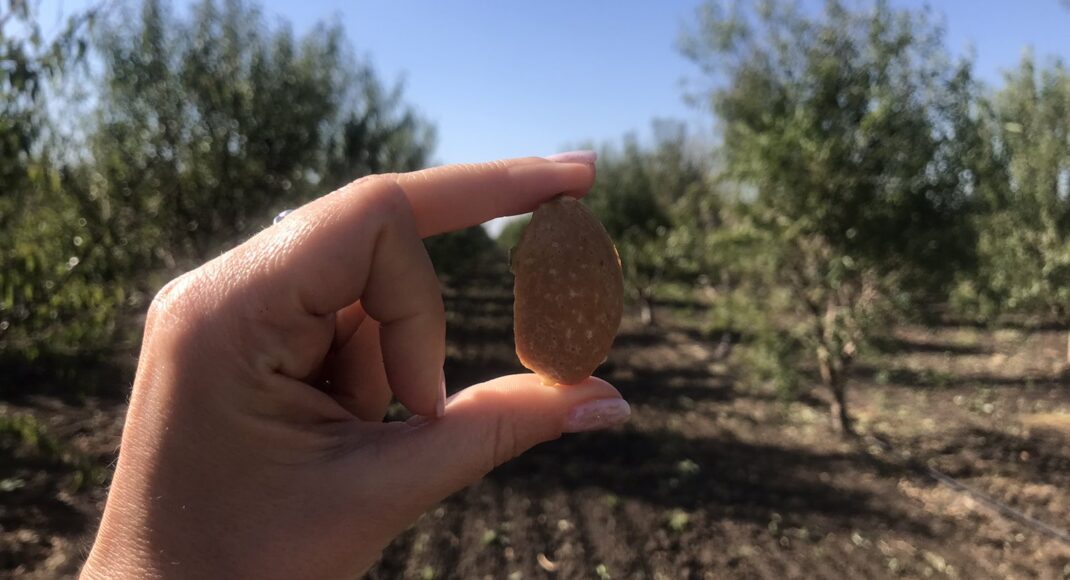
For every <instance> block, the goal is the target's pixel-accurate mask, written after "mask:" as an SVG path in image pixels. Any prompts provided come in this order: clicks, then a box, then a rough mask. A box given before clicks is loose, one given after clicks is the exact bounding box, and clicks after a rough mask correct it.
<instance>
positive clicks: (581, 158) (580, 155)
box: [546, 149, 598, 165]
mask: <svg viewBox="0 0 1070 580" xmlns="http://www.w3.org/2000/svg"><path fill="white" fill-rule="evenodd" d="M546 159H547V160H548V161H556V162H558V163H586V164H587V165H594V162H595V161H598V153H596V152H594V151H591V150H590V149H582V150H580V151H567V152H565V153H557V154H554V155H550V156H547V157H546Z"/></svg>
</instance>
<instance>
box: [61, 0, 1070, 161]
mask: <svg viewBox="0 0 1070 580" xmlns="http://www.w3.org/2000/svg"><path fill="white" fill-rule="evenodd" d="M176 2H177V3H178V4H179V5H184V4H187V3H188V2H185V1H181V0H176ZM88 3H89V0H44V2H43V13H44V14H45V15H46V18H47V15H49V14H55V12H56V9H57V7H58V6H62V7H63V8H64V9H65V10H66V11H68V12H69V11H70V10H73V9H77V8H78V7H79V6H84V5H86V4H88ZM698 3H699V2H698V1H697V0H659V1H654V0H646V1H640V0H617V1H610V0H579V1H571V2H569V1H565V0H541V1H539V2H512V1H506V2H494V1H489V0H483V1H478V0H441V1H435V0H424V1H420V2H416V1H411V0H349V1H345V0H300V1H293V0H264V8H265V12H266V13H267V14H268V15H269V18H273V19H278V18H284V19H286V20H289V21H290V22H292V23H293V25H294V28H295V30H296V31H297V32H298V33H301V32H305V31H307V30H309V29H310V28H311V27H312V26H313V25H314V23H315V22H316V21H318V20H331V21H333V20H334V19H338V20H340V21H341V22H342V24H343V25H344V26H345V28H346V30H347V31H348V34H349V37H350V39H351V41H352V43H353V45H354V47H355V48H356V50H357V51H358V52H359V53H360V54H362V55H365V56H368V57H370V58H371V59H372V60H373V62H374V63H375V65H376V66H377V68H378V69H379V71H380V73H381V75H382V76H383V77H384V78H386V79H387V80H393V79H397V78H402V77H403V78H404V79H405V80H406V83H407V91H406V95H407V98H408V100H409V102H412V103H415V104H416V105H417V106H418V107H419V109H420V110H421V111H422V113H423V114H424V115H425V116H426V117H427V118H429V119H431V120H432V121H434V122H435V124H436V125H437V126H438V134H439V144H438V149H437V151H436V155H435V159H436V161H438V162H443V163H451V162H460V161H479V160H485V159H493V158H498V157H511V156H517V155H542V154H548V153H553V152H556V151H559V150H561V149H562V148H565V147H568V146H570V145H576V144H580V143H584V142H589V141H594V142H603V141H607V140H617V139H619V138H620V137H621V136H622V135H624V134H625V133H627V132H629V131H637V132H639V133H640V134H641V135H642V134H644V133H646V132H647V131H648V128H649V126H650V121H651V119H652V118H654V117H672V118H678V119H682V120H686V121H690V122H692V123H693V124H694V125H696V126H698V127H699V129H700V130H709V127H710V126H711V123H710V120H709V116H708V115H707V114H706V113H705V112H703V111H697V110H694V109H692V108H690V107H688V106H687V105H685V104H684V102H683V99H682V88H681V80H682V79H684V78H686V77H688V76H693V75H694V74H695V72H696V71H695V70H694V68H693V67H692V66H691V65H690V63H688V62H687V61H686V60H685V59H684V58H683V57H681V56H680V55H679V54H678V53H677V51H676V49H675V47H674V44H675V41H676V39H677V37H678V36H679V32H680V30H681V27H682V26H683V25H684V24H685V23H686V22H687V21H689V20H690V19H691V18H692V15H693V14H694V11H695V7H696V6H697V5H698ZM892 3H893V4H895V5H899V6H911V7H920V6H922V5H923V4H924V1H923V0H892ZM806 4H808V5H812V6H819V5H820V2H819V0H806ZM930 4H931V5H932V6H933V7H934V8H935V9H936V11H937V12H941V13H943V14H945V15H946V24H947V31H948V43H949V45H950V47H951V48H952V50H955V51H958V52H961V51H964V50H967V49H970V48H971V47H972V50H974V51H975V54H976V59H977V60H976V62H977V69H978V73H979V74H980V76H981V77H982V78H984V79H986V80H988V81H990V82H998V80H999V78H1000V71H1001V70H1004V69H1006V68H1008V67H1011V66H1013V65H1014V64H1015V63H1016V62H1017V60H1018V59H1019V58H1020V56H1021V53H1022V50H1023V49H1024V48H1025V47H1026V46H1027V45H1031V46H1033V47H1034V48H1035V51H1036V53H1037V54H1038V55H1040V56H1044V55H1061V56H1062V57H1064V58H1067V59H1070V33H1068V32H1067V31H1070V6H1065V5H1061V3H1060V0H977V1H971V0H954V1H951V0H945V1H942V2H941V1H935V2H931V3H930Z"/></svg>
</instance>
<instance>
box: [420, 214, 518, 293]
mask: <svg viewBox="0 0 1070 580" xmlns="http://www.w3.org/2000/svg"><path fill="white" fill-rule="evenodd" d="M424 246H425V247H426V248H427V254H428V255H429V256H430V257H431V263H433V264H434V265H435V272H437V273H438V275H439V277H440V278H443V279H445V280H446V281H447V282H451V281H455V280H460V279H462V278H467V277H469V276H472V275H473V274H476V273H478V272H480V271H486V270H487V268H488V265H489V263H490V262H491V261H500V260H503V259H504V254H503V252H502V251H501V250H500V249H499V248H498V246H497V245H496V244H495V243H494V240H492V239H490V236H489V235H488V234H487V230H485V229H483V226H473V227H470V228H465V229H463V230H460V231H456V232H449V233H446V234H440V235H437V236H434V237H431V238H428V239H427V240H425V241H424Z"/></svg>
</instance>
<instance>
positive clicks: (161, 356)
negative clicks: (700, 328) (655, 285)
mask: <svg viewBox="0 0 1070 580" xmlns="http://www.w3.org/2000/svg"><path fill="white" fill-rule="evenodd" d="M569 160H572V162H568V161H569ZM591 161H592V160H591V159H587V160H586V162H584V159H583V158H582V156H581V157H580V159H578V160H576V158H575V157H568V158H565V161H560V162H554V161H550V160H547V159H541V158H526V159H514V160H509V161H501V162H495V163H489V164H483V165H459V166H446V167H441V168H436V169H429V170H426V171H419V172H415V173H408V174H397V175H382V176H373V177H369V178H365V179H361V180H359V181H356V182H354V183H351V184H349V185H348V186H346V187H344V188H342V189H340V190H338V191H336V192H334V193H331V194H329V195H326V196H324V197H322V198H320V199H317V200H315V201H313V202H311V203H309V204H308V205H306V206H304V207H301V208H299V209H298V210H296V211H295V212H293V213H292V214H290V215H289V216H288V217H287V218H286V219H285V220H283V221H282V222H280V223H279V224H277V225H274V226H272V227H269V228H267V229H265V230H264V231H263V232H261V233H260V234H259V235H257V236H256V237H254V238H253V239H251V240H249V241H248V242H246V243H244V244H242V245H241V246H238V247H237V248H235V249H233V250H232V251H230V252H227V253H226V254H224V255H222V256H220V257H219V258H217V259H215V260H212V261H211V262H209V263H207V264H205V265H204V266H202V267H200V268H198V269H197V270H194V271H192V272H189V273H187V274H185V275H183V276H180V277H178V278H177V279H175V280H174V281H172V282H171V283H170V284H168V285H167V286H166V287H165V288H164V289H163V290H161V291H160V293H159V294H158V295H157V296H156V299H155V300H154V301H153V304H152V306H151V308H150V309H149V314H148V318H147V321H146V324H145V339H144V343H143V347H142V353H141V358H140V361H139V365H138V370H137V377H136V379H135V381H134V388H133V394H132V397H131V400H130V407H129V410H128V413H127V419H126V425H125V428H124V431H123V439H122V447H121V451H120V454H119V462H118V467H117V469H116V472H115V477H114V480H113V483H112V487H111V491H110V494H109V497H108V502H107V506H106V508H105V510H104V518H103V521H102V523H101V526H100V531H99V532H98V535H97V539H96V542H95V544H94V546H93V549H92V552H91V554H90V556H89V560H88V562H87V563H86V566H85V568H84V570H83V575H84V576H85V577H89V578H95V577H108V578H116V577H130V578H156V577H181V578H233V577H248V578H354V577H356V576H357V575H358V574H360V573H361V572H363V571H364V570H366V569H367V568H368V567H369V566H371V565H372V564H373V563H374V562H375V560H376V559H377V558H378V555H379V553H380V552H381V551H382V549H383V548H384V547H385V546H386V545H387V543H388V542H390V540H391V539H393V538H394V537H395V536H396V535H397V534H399V533H400V532H402V531H403V530H404V529H405V528H406V527H407V526H408V525H409V524H411V523H412V522H413V521H414V520H415V519H416V518H417V517H418V516H419V515H420V514H421V513H423V512H424V511H426V510H427V509H428V508H429V507H431V506H433V505H434V504H435V503H436V502H438V501H440V500H442V499H443V498H445V497H446V496H448V495H449V494H451V493H453V492H455V491H457V490H459V489H461V488H463V487H464V486H466V485H468V484H470V483H472V482H474V481H476V480H478V479H479V478H481V477H482V476H483V475H485V474H486V473H487V472H489V471H490V470H491V469H493V468H494V467H496V466H497V465H499V464H501V463H503V462H505V461H507V460H509V459H511V458H513V457H515V456H516V455H518V454H519V453H521V452H523V451H525V450H527V449H528V448H530V447H532V446H533V445H535V444H537V443H540V442H543V441H547V440H550V439H554V438H557V437H559V436H560V435H561V433H562V432H567V431H580V430H589V429H594V428H600V427H606V426H609V425H611V424H614V423H619V422H622V421H624V420H625V419H626V418H627V415H628V406H627V403H625V402H624V401H623V400H621V399H620V395H619V393H617V391H616V390H615V389H613V387H611V386H610V385H608V384H607V383H605V382H603V381H601V380H598V379H594V378H592V379H588V380H587V381H585V382H583V383H581V384H578V385H573V386H569V387H558V388H553V387H546V386H543V385H542V384H540V381H539V379H538V378H536V377H535V376H534V375H514V376H507V377H502V378H499V379H496V380H493V381H490V382H487V383H483V384H481V385H476V386H473V387H470V388H468V389H465V390H464V391H462V392H461V393H459V394H457V395H455V396H454V397H452V398H451V399H450V400H449V401H448V403H447V401H446V397H445V385H444V381H443V376H442V364H443V359H444V356H445V316H444V312H443V306H442V297H441V294H440V289H439V285H438V280H437V278H436V277H435V273H434V270H433V269H432V266H431V262H430V260H429V259H428V257H427V254H426V252H425V251H424V248H423V245H422V243H421V241H420V238H421V237H424V236H430V235H434V234H438V233H441V232H446V231H451V230H457V229H460V228H464V227H468V226H472V225H475V224H479V223H482V222H485V221H487V220H489V219H492V218H495V217H499V216H505V215H515V214H520V213H524V212H528V211H531V210H533V209H534V208H535V207H536V206H537V205H538V204H539V203H541V202H543V201H545V200H547V199H549V198H551V197H553V196H554V195H557V194H561V193H565V194H568V195H573V196H582V195H583V194H584V193H585V192H586V191H587V189H588V188H589V187H590V186H591V184H592V182H593V180H594V166H593V163H592V162H591ZM324 385H326V386H324ZM391 395H393V396H395V397H397V399H398V401H400V402H401V403H402V404H403V405H405V407H407V408H408V409H409V410H410V411H412V412H413V413H415V414H416V415H415V416H414V417H413V418H412V419H410V420H408V421H405V422H393V423H384V422H382V419H383V416H384V414H385V412H386V407H387V404H388V403H389V401H390V397H391Z"/></svg>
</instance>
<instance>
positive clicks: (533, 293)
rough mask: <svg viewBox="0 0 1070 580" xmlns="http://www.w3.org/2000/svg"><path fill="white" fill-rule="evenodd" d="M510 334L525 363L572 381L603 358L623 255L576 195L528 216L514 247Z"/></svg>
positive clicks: (614, 318)
mask: <svg viewBox="0 0 1070 580" xmlns="http://www.w3.org/2000/svg"><path fill="white" fill-rule="evenodd" d="M511 265H512V270H513V273H514V274H515V275H516V280H515V281H514V285H513V294H514V303H513V333H514V337H515V339H516V354H517V356H518V357H519V358H520V362H521V364H523V365H524V366H525V367H527V368H529V369H531V370H532V371H534V372H535V373H537V374H539V375H540V376H541V377H542V378H543V382H546V383H548V384H552V383H560V384H563V385H570V384H575V383H578V382H580V381H582V380H583V379H585V378H587V377H589V376H591V373H592V372H594V370H595V369H596V368H598V365H600V364H602V362H604V361H605V359H606V355H608V354H609V349H610V347H611V346H612V345H613V339H614V337H616V335H617V329H618V328H619V327H620V319H621V313H622V310H623V308H624V281H623V277H622V274H621V269H620V257H619V256H618V255H617V250H616V248H615V247H614V246H613V241H612V240H610V239H609V235H608V234H607V233H606V230H605V228H604V227H602V224H601V223H600V222H599V221H598V218H596V217H595V216H594V214H592V213H591V210H589V209H587V207H586V206H585V205H583V204H582V203H580V202H579V201H577V200H575V199H573V198H571V197H564V196H561V197H557V198H555V199H553V200H551V201H548V202H546V203H544V204H542V205H541V206H539V208H538V209H537V210H535V213H534V214H533V215H532V216H531V222H530V223H529V224H528V225H527V227H526V228H525V229H524V233H523V235H521V237H520V242H519V243H518V244H517V246H516V248H515V249H514V250H513V253H512V257H511Z"/></svg>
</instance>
